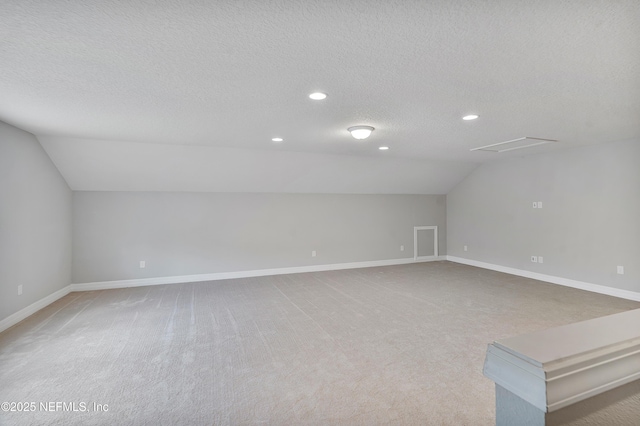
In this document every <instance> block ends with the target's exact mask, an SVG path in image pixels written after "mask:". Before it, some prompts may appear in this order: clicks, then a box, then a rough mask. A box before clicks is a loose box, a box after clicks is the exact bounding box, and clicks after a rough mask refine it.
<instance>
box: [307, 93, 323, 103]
mask: <svg viewBox="0 0 640 426" xmlns="http://www.w3.org/2000/svg"><path fill="white" fill-rule="evenodd" d="M309 97H310V98H311V99H313V100H314V101H321V100H323V99H326V98H327V94H326V93H322V92H314V93H312V94H310V95H309Z"/></svg>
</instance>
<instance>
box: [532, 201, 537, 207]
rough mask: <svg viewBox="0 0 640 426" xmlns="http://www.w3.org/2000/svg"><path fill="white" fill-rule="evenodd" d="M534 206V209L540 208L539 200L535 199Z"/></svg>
mask: <svg viewBox="0 0 640 426" xmlns="http://www.w3.org/2000/svg"><path fill="white" fill-rule="evenodd" d="M533 208H534V209H537V208H538V202H537V201H534V202H533Z"/></svg>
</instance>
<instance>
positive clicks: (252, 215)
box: [72, 192, 446, 283]
mask: <svg viewBox="0 0 640 426" xmlns="http://www.w3.org/2000/svg"><path fill="white" fill-rule="evenodd" d="M73 197H74V203H73V209H74V210H73V215H74V229H73V248H74V250H73V252H74V259H73V277H72V278H73V282H75V283H85V282H96V281H109V280H122V279H134V278H144V277H161V276H175V275H190V274H206V273H214V272H230V271H243V270H254V269H269V268H282V267H292V266H305V265H318V264H333V263H345V262H359V261H372V260H385V259H397V258H408V257H413V227H414V226H416V225H438V226H439V230H440V234H439V236H440V238H439V240H440V253H441V254H445V253H446V232H445V228H446V201H445V196H444V195H341V194H331V195H329V194H224V193H173V192H171V193H167V192H74V194H73ZM400 245H404V247H405V251H404V252H401V251H400ZM312 250H316V251H317V257H315V258H314V257H311V251H312ZM140 260H144V261H146V268H145V269H140V268H139V261H140Z"/></svg>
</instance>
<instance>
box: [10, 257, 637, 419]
mask: <svg viewBox="0 0 640 426" xmlns="http://www.w3.org/2000/svg"><path fill="white" fill-rule="evenodd" d="M639 307H640V303H636V302H632V301H627V300H622V299H616V298H613V297H608V296H603V295H598V294H593V293H588V292H584V291H580V290H574V289H570V288H565V287H561V286H557V285H553V284H546V283H542V282H539V281H535V280H530V279H525V278H519V277H515V276H511V275H506V274H501V273H498V272H492V271H487V270H482V269H478V268H474V267H470V266H464V265H458V264H454V263H449V262H433V263H420V264H411V265H403V266H389V267H380V268H366V269H353V270H345V271H333V272H318V273H308V274H295V275H280V276H271V277H260V278H250V279H238V280H226V281H213V282H203V283H193V284H180V285H164V286H153V287H138V288H130V289H120V290H105V291H93V292H80V293H71V294H69V295H68V296H66V297H64V298H62V299H60V300H59V301H57V302H55V303H53V304H52V305H50V306H48V307H47V308H45V309H43V310H41V311H40V312H38V313H36V314H35V315H33V316H31V317H29V318H28V319H26V320H25V321H23V322H21V323H20V324H18V325H16V326H14V327H12V328H11V329H9V330H7V331H5V332H4V333H1V334H0V402H4V401H8V402H16V403H17V402H21V403H32V402H33V403H35V404H34V405H32V406H31V407H30V408H35V411H31V412H19V413H18V412H2V411H0V424H2V425H43V424H47V425H90V424H99V425H115V424H119V425H162V424H165V425H211V424H215V425H226V424H233V425H252V424H270V425H386V424H398V425H491V424H494V387H493V382H491V381H490V380H488V379H486V378H485V377H483V375H482V365H483V361H484V355H485V350H486V346H487V344H488V343H490V342H492V341H493V340H497V339H502V338H505V337H508V336H513V335H518V334H523V333H527V332H530V331H534V330H540V329H544V328H549V327H554V326H558V325H562V324H568V323H572V322H576V321H581V320H585V319H590V318H595V317H599V316H604V315H609V314H613V313H617V312H621V311H624V310H629V309H637V308H639ZM43 404H44V405H43ZM52 404H53V405H52ZM63 404H66V406H65V405H63ZM94 404H101V405H102V407H103V409H102V410H99V406H96V405H94ZM105 405H106V406H105ZM23 408H24V407H23ZM105 408H106V410H105ZM47 409H48V410H47ZM73 409H75V410H76V411H68V410H73Z"/></svg>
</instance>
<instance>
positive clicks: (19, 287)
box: [18, 284, 22, 296]
mask: <svg viewBox="0 0 640 426" xmlns="http://www.w3.org/2000/svg"><path fill="white" fill-rule="evenodd" d="M18 296H22V284H20V285H19V286H18Z"/></svg>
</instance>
